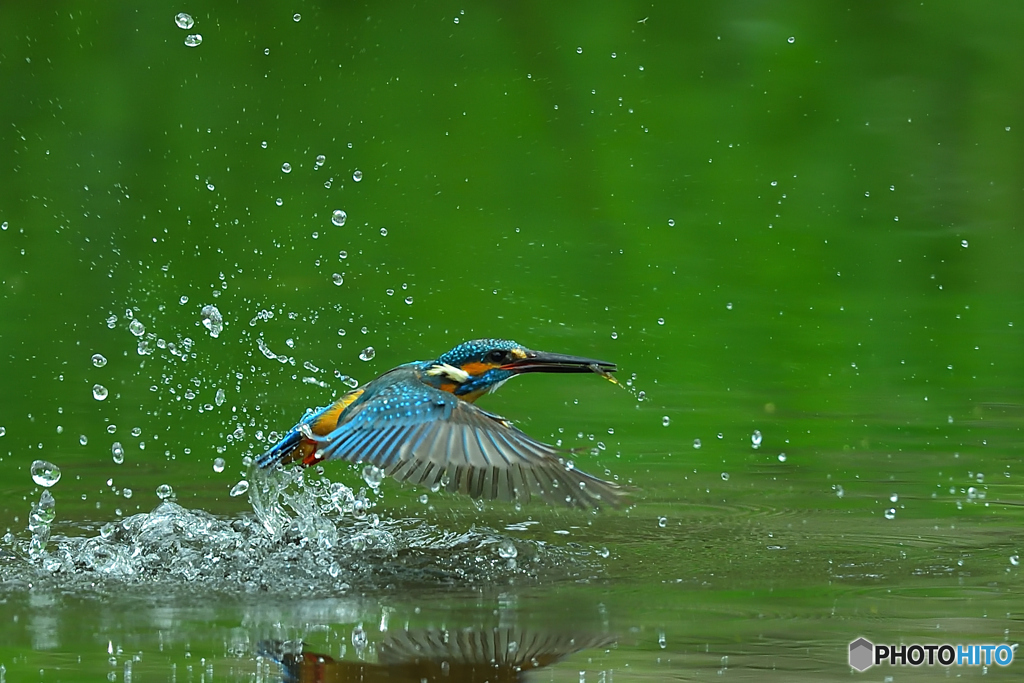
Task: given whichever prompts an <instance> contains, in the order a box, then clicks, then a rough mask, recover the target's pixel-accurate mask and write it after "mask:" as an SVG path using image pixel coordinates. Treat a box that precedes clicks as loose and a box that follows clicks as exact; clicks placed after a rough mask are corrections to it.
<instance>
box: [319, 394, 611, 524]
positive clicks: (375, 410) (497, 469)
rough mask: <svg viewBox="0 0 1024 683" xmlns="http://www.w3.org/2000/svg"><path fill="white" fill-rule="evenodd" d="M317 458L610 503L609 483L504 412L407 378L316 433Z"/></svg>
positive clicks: (485, 493)
mask: <svg viewBox="0 0 1024 683" xmlns="http://www.w3.org/2000/svg"><path fill="white" fill-rule="evenodd" d="M316 442H317V444H316V445H317V450H318V453H319V455H320V456H321V457H322V458H323V459H324V460H331V459H340V460H347V461H349V462H367V463H371V464H373V465H376V466H377V467H379V468H381V469H382V470H384V472H385V473H386V474H387V475H388V476H390V477H394V478H395V479H397V480H398V481H409V482H412V483H414V484H419V485H422V486H428V487H433V486H437V485H440V486H443V487H444V488H445V489H446V490H448V491H458V492H461V493H466V494H469V495H471V496H473V497H474V498H480V497H483V498H487V499H499V500H505V501H511V500H516V499H519V500H524V501H526V500H529V499H530V496H531V494H532V495H538V496H540V497H541V498H543V499H544V500H546V501H548V502H551V503H560V504H563V505H566V504H567V505H571V506H575V507H586V508H589V507H594V506H597V505H601V504H607V505H617V504H619V503H620V502H621V498H622V495H623V494H622V491H621V490H620V488H619V487H618V486H617V485H616V484H612V483H610V482H606V481H603V480H601V479H597V478H595V477H592V476H590V475H589V474H586V473H584V472H580V471H579V470H576V469H574V468H573V465H572V463H571V461H570V460H569V459H568V458H567V456H568V455H569V452H567V451H562V450H559V449H557V448H555V447H554V446H549V445H547V444H544V443H541V442H539V441H537V440H535V439H533V438H531V437H529V436H527V435H526V434H524V433H523V432H521V431H519V430H518V429H516V428H515V427H514V426H512V424H511V423H510V422H508V421H507V420H505V419H504V418H502V417H500V416H498V415H494V414H493V413H488V412H486V411H484V410H481V409H480V408H478V407H476V406H475V405H473V404H472V403H468V402H466V401H463V400H461V399H459V398H458V397H457V396H454V395H453V394H450V393H448V392H445V391H441V390H438V389H434V388H433V387H429V386H425V385H423V384H422V383H420V382H418V381H416V380H415V379H409V380H407V381H401V382H397V383H395V384H393V385H390V386H388V387H384V388H382V389H381V390H380V391H379V392H378V393H376V394H375V395H374V396H372V397H371V398H369V399H367V400H365V401H363V402H361V403H360V404H359V405H356V406H353V407H352V409H351V412H350V413H349V414H347V415H345V416H344V417H343V418H342V421H341V423H340V424H339V425H338V427H337V428H336V429H335V430H334V431H332V432H331V433H330V434H328V435H326V436H323V437H316Z"/></svg>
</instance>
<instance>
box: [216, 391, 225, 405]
mask: <svg viewBox="0 0 1024 683" xmlns="http://www.w3.org/2000/svg"><path fill="white" fill-rule="evenodd" d="M225 398H226V394H225V393H224V389H223V388H221V389H217V393H216V394H214V395H213V402H214V403H216V404H217V405H218V406H222V405H224V399H225Z"/></svg>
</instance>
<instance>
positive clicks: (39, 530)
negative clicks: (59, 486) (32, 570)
mask: <svg viewBox="0 0 1024 683" xmlns="http://www.w3.org/2000/svg"><path fill="white" fill-rule="evenodd" d="M30 472H31V474H32V481H34V482H35V483H36V484H38V485H40V486H42V487H43V493H42V494H41V495H40V496H39V502H37V503H32V510H31V511H30V512H29V516H28V530H29V531H30V532H31V533H32V537H31V538H30V539H29V543H28V555H29V557H31V558H32V559H34V560H36V559H41V558H42V557H43V556H44V554H45V553H46V543H47V542H48V541H49V540H50V525H51V524H52V523H53V520H54V517H55V516H56V510H57V508H56V501H55V500H54V499H53V494H52V493H50V487H51V486H53V485H54V484H56V483H57V482H58V481H60V468H59V467H57V466H56V465H54V464H53V463H51V462H47V461H46V460H36V461H34V462H33V463H32V467H31V468H30Z"/></svg>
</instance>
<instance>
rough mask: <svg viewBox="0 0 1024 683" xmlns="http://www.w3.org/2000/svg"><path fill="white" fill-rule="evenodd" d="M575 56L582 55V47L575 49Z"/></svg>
mask: <svg viewBox="0 0 1024 683" xmlns="http://www.w3.org/2000/svg"><path fill="white" fill-rule="evenodd" d="M576 54H578V55H581V54H583V48H582V47H578V48H576Z"/></svg>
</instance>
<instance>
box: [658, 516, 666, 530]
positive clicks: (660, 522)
mask: <svg viewBox="0 0 1024 683" xmlns="http://www.w3.org/2000/svg"><path fill="white" fill-rule="evenodd" d="M658 526H659V527H661V528H662V529H664V528H665V527H666V526H668V519H667V518H665V517H658Z"/></svg>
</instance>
